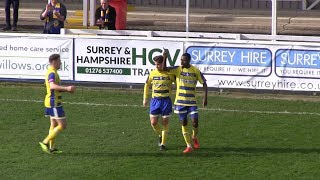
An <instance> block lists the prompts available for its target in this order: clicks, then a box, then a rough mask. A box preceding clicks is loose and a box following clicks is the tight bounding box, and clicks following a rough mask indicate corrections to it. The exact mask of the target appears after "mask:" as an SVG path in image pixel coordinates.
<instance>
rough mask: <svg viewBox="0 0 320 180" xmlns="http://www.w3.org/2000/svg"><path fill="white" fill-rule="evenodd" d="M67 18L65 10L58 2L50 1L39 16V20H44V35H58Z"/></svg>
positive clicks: (55, 0) (56, 0)
mask: <svg viewBox="0 0 320 180" xmlns="http://www.w3.org/2000/svg"><path fill="white" fill-rule="evenodd" d="M66 18H67V8H66V7H65V6H64V5H63V4H62V3H60V2H59V1H58V0H51V2H50V3H49V4H47V5H46V8H45V9H44V10H43V11H42V13H41V14H40V19H41V20H45V21H46V22H45V25H44V30H43V33H44V34H60V30H61V28H63V27H64V21H65V20H66Z"/></svg>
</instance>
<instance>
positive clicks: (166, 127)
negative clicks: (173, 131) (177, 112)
mask: <svg viewBox="0 0 320 180" xmlns="http://www.w3.org/2000/svg"><path fill="white" fill-rule="evenodd" d="M168 130H169V125H163V130H162V142H161V144H162V145H165V144H166V142H167V136H168Z"/></svg>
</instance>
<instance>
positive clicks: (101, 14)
mask: <svg viewBox="0 0 320 180" xmlns="http://www.w3.org/2000/svg"><path fill="white" fill-rule="evenodd" d="M100 3H101V6H100V7H98V8H97V10H96V13H95V25H96V26H99V29H107V30H116V16H117V15H116V10H115V8H114V7H112V6H110V5H109V0H100Z"/></svg>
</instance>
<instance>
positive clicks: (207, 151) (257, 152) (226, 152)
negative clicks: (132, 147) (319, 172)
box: [64, 147, 320, 158]
mask: <svg viewBox="0 0 320 180" xmlns="http://www.w3.org/2000/svg"><path fill="white" fill-rule="evenodd" d="M281 153H301V154H309V153H320V149H316V148H271V147H262V148H259V147H258V148H256V147H202V148H201V149H197V150H195V151H194V152H192V153H190V154H182V152H181V151H180V150H179V151H178V150H177V149H172V150H170V149H169V150H168V151H164V152H161V151H154V152H150V151H147V152H134V151H131V152H95V153H92V152H70V153H66V154H64V155H66V156H108V157H131V156H132V157H134V156H136V157H137V156H138V157H139V156H141V157H148V156H149V157H181V156H192V157H205V158H208V157H225V156H244V157H249V156H263V155H265V154H281Z"/></svg>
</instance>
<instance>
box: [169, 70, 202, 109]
mask: <svg viewBox="0 0 320 180" xmlns="http://www.w3.org/2000/svg"><path fill="white" fill-rule="evenodd" d="M170 73H171V74H173V75H175V76H176V84H177V93H176V99H175V102H174V104H175V105H181V106H196V105H197V100H196V85H197V82H198V81H199V82H200V83H201V84H203V83H204V82H205V81H206V79H205V78H204V76H203V75H202V73H201V72H200V70H199V69H198V68H196V67H195V66H192V65H190V67H189V68H182V67H181V66H177V67H173V69H170Z"/></svg>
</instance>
